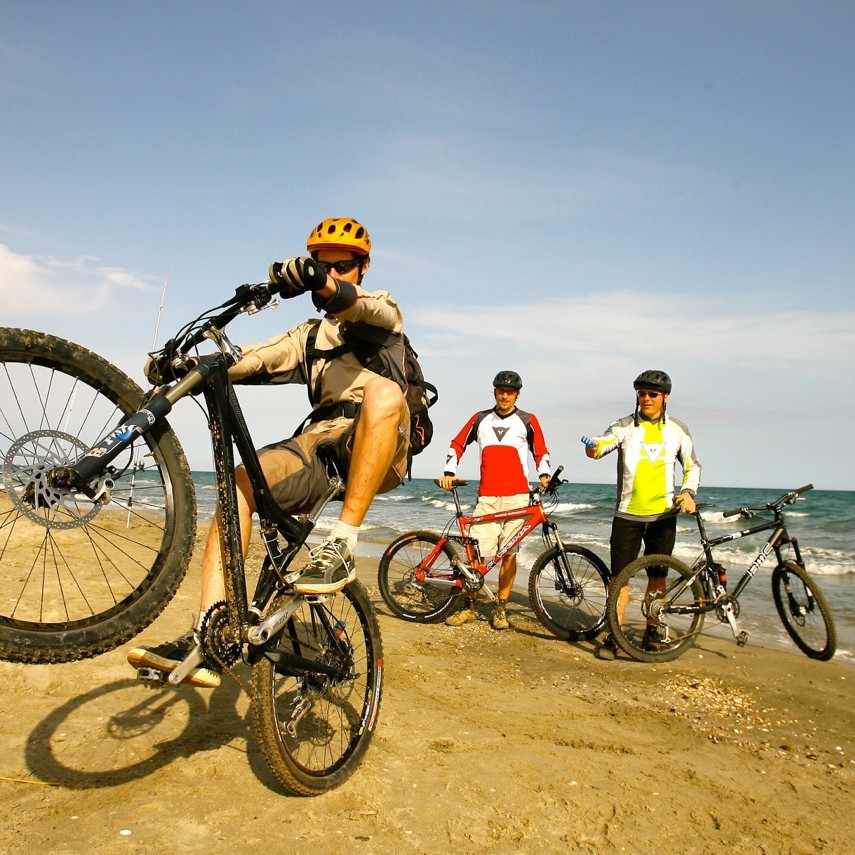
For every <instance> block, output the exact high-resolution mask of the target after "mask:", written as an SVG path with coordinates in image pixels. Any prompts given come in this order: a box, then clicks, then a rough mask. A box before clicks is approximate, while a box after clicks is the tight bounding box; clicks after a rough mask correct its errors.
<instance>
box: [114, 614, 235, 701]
mask: <svg viewBox="0 0 855 855" xmlns="http://www.w3.org/2000/svg"><path fill="white" fill-rule="evenodd" d="M198 643H199V642H198V641H197V639H196V636H195V634H194V632H193V630H192V629H191V630H190V631H189V632H187V633H185V634H184V635H182V636H181V637H180V638H176V639H175V641H165V642H164V643H163V644H158V645H157V647H135V648H134V649H133V650H131V651H130V653H128V662H130V663H131V665H133V667H134V668H136V669H137V670H139V669H140V668H153V669H154V670H155V671H162V672H163V673H164V674H171V673H172V672H173V671H174V670H175V669H176V668H177V667H178V666H179V665H180V664H181V663H182V662H183V661H184V660H185V659H186V658H187V657H188V656H189V655H190V651H192V650H193V648H194V647H195V646H196V645H197V644H198ZM183 682H185V683H190V684H191V685H193V686H201V687H202V688H204V689H216V688H217V686H219V685H220V675H219V674H218V673H217V672H216V671H214V670H213V669H212V668H208V667H206V666H205V665H199V666H198V667H196V668H194V669H193V670H192V671H191V672H190V673H189V674H188V675H187V676H186V677H185V678H184V680H183Z"/></svg>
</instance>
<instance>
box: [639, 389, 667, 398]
mask: <svg viewBox="0 0 855 855" xmlns="http://www.w3.org/2000/svg"><path fill="white" fill-rule="evenodd" d="M661 394H662V393H661V392H648V391H647V390H646V389H639V390H638V397H639V398H653V399H656V398H658V397H659V396H660V395H661Z"/></svg>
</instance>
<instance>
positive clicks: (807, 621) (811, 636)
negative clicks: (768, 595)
mask: <svg viewBox="0 0 855 855" xmlns="http://www.w3.org/2000/svg"><path fill="white" fill-rule="evenodd" d="M772 597H773V599H774V600H775V608H776V609H777V610H778V615H779V617H780V618H781V622H782V623H783V624H784V629H786V630H787V632H788V633H789V636H790V638H792V639H793V641H794V642H795V643H796V647H798V648H799V650H801V651H802V653H804V654H805V656H810V658H811V659H821V660H823V661H827V660H829V659H831V657H832V656H834V652H835V650H837V631H836V629H835V627H834V618H833V617H832V616H831V609H830V608H829V607H828V603H827V602H826V600H825V597H824V596H823V594H822V591H820V590H819V588H818V587H817V585H816V582H814V580H813V579H812V578H811V575H810V574H809V573H808V572H807V570H805V569H804V567H801V566H799V565H798V564H796V563H795V562H794V561H785V562H784V563H783V564H779V565H778V566H777V567H776V568H775V569H774V570H773V571H772Z"/></svg>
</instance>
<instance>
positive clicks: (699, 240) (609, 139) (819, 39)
mask: <svg viewBox="0 0 855 855" xmlns="http://www.w3.org/2000/svg"><path fill="white" fill-rule="evenodd" d="M853 39H855V4H853V3H842V2H822V0H817V2H748V1H747V0H743V2H727V0H724V2H723V0H716V1H715V2H693V3H684V2H647V3H638V2H573V0H563V2H561V0H556V2H538V0H530V2H526V3H520V2H517V3H510V2H460V0H457V2H432V1H431V0H424V2H421V3H419V4H409V3H400V4H390V3H388V2H385V3H380V2H377V3H370V2H363V3H360V2H349V3H339V2H327V3H324V4H322V5H319V4H315V3H297V2H258V3H251V2H250V3H243V4H240V5H238V4H233V3H220V2H204V3H203V2H171V3H165V2H164V3H161V2H149V3H146V4H138V3H130V2H83V1H82V0H81V2H76V3H65V2H62V3H51V2H42V3H32V2H17V0H6V2H4V3H3V5H2V8H0V111H2V112H1V113H0V114H2V116H3V122H2V131H0V153H2V159H0V323H3V324H4V325H8V326H23V327H29V328H34V329H41V330H46V331H49V332H52V333H55V334H57V335H61V336H64V337H66V338H70V339H73V340H75V341H78V342H80V343H82V344H84V345H86V346H87V347H89V348H91V349H93V350H96V351H98V352H100V353H102V354H104V355H105V356H107V357H108V358H109V359H111V360H112V361H114V362H116V363H117V364H118V365H120V366H121V367H122V368H123V369H125V370H126V371H128V372H129V373H130V374H131V375H132V376H134V377H135V378H136V379H137V380H138V381H142V376H141V375H142V372H141V367H142V364H143V362H144V360H145V353H146V352H147V351H148V350H149V349H150V348H151V344H152V337H153V334H154V328H155V322H156V320H157V315H158V306H159V303H160V296H161V289H162V285H163V282H164V280H165V279H167V278H168V283H169V284H168V288H167V292H166V301H165V306H164V310H163V313H162V315H161V321H160V332H159V336H158V338H159V340H160V341H163V340H164V339H165V338H166V337H167V336H168V334H169V333H171V332H172V331H174V330H175V329H177V328H178V327H179V326H180V325H181V324H183V323H184V322H185V321H186V320H188V319H190V318H191V317H195V316H196V315H197V314H199V312H200V311H201V310H202V309H204V308H207V307H210V306H212V305H215V304H217V303H220V302H222V300H224V299H225V298H226V297H227V296H229V295H230V294H231V293H232V291H233V289H234V288H235V287H236V286H237V285H239V284H241V283H242V282H254V281H261V280H263V279H265V278H266V271H267V266H268V264H269V262H270V261H272V260H273V259H278V258H282V257H285V256H290V255H296V254H301V253H302V252H304V249H305V238H306V235H307V234H308V232H309V229H310V228H311V227H312V226H313V225H314V224H315V223H316V222H318V221H319V220H321V219H322V218H324V217H325V216H355V217H357V218H358V219H360V220H361V221H363V222H364V223H365V224H366V225H367V226H368V227H369V229H370V231H371V234H372V238H373V240H374V252H373V265H372V268H371V271H370V273H369V277H368V278H367V279H366V283H365V284H366V287H373V288H385V289H388V290H390V291H392V292H393V293H394V295H395V296H396V297H397V299H398V300H399V302H400V304H401V305H402V307H403V310H404V313H405V318H406V325H407V331H408V332H409V335H410V337H411V339H412V340H413V342H414V344H415V346H416V349H417V350H418V351H419V354H420V356H421V359H422V362H423V365H424V367H425V369H426V373H427V374H428V377H429V379H431V380H433V381H434V382H436V383H437V385H438V386H439V387H440V392H441V400H440V403H439V404H438V405H437V406H436V407H435V408H434V410H433V411H432V414H433V415H434V420H435V423H436V430H437V435H436V439H435V440H434V444H433V445H432V446H431V447H430V448H429V449H428V450H427V451H426V452H425V453H424V454H423V455H422V456H421V457H419V458H417V459H416V463H415V474H416V475H417V476H424V477H431V476H434V475H437V474H439V471H440V469H441V467H442V461H443V458H444V453H445V450H446V448H447V443H448V440H449V439H450V438H451V436H452V435H453V434H454V433H455V432H456V431H457V430H458V429H459V427H460V426H462V424H463V423H464V421H465V420H466V418H468V416H469V415H471V413H472V412H474V411H475V410H476V409H482V408H484V407H487V406H489V405H490V403H491V400H492V397H491V386H490V382H491V380H492V377H493V375H494V374H495V373H496V372H497V371H498V370H500V369H506V368H511V369H514V370H516V371H518V372H519V373H520V374H521V375H522V377H523V381H524V389H523V393H522V397H521V399H520V406H522V407H523V408H525V409H530V410H531V411H533V412H535V413H536V414H537V415H538V416H539V418H540V420H541V422H542V424H543V426H544V430H545V432H546V436H547V441H548V443H549V445H550V448H551V451H552V457H553V460H554V462H555V463H556V464H557V463H562V464H564V466H565V467H566V470H567V473H568V476H569V477H570V479H571V480H575V481H583V482H609V481H613V479H614V468H613V463H612V462H611V461H608V462H605V461H604V462H595V461H589V460H588V459H587V458H585V457H584V454H583V448H582V446H581V444H580V443H579V436H580V435H581V434H583V433H585V434H594V433H599V432H601V431H602V430H603V429H604V428H605V427H606V425H607V424H608V423H609V422H610V421H612V420H613V419H615V418H617V417H619V416H622V415H625V414H626V413H628V412H630V411H631V409H632V406H633V398H632V388H631V382H632V379H633V378H634V377H635V376H636V374H638V373H639V372H640V371H641V370H643V369H646V368H660V369H664V370H666V371H668V372H669V373H670V374H671V376H672V377H673V380H674V393H673V395H672V397H671V400H670V402H669V407H670V411H671V412H672V413H673V414H674V415H675V416H677V417H679V418H682V419H683V420H684V421H685V422H687V423H688V425H689V427H690V428H691V430H692V433H693V436H694V438H695V442H696V446H697V448H698V452H699V455H700V458H701V461H702V463H703V466H704V482H705V483H706V484H708V485H716V486H751V487H768V488H770V489H771V488H782V489H786V488H790V487H796V486H799V485H801V484H803V483H806V482H808V481H812V482H813V483H814V484H815V485H816V486H817V487H820V488H826V489H855V477H853V476H855V454H853V451H852V442H851V440H850V439H849V437H848V435H849V426H850V425H852V423H853V421H855V394H853V392H855V380H853V373H855V345H854V344H853V338H855V337H853V334H852V329H853V321H855V297H853V287H852V285H853V276H855V274H853V271H855V240H853V235H855V216H853V211H855V203H853V199H855V89H853V85H852V83H853V80H855V53H853V51H852V44H853ZM310 314H311V311H310V307H309V305H308V301H306V303H305V304H304V303H302V302H298V301H291V302H288V303H283V304H282V305H281V306H280V307H279V308H278V309H276V310H275V311H267V312H264V313H262V314H260V315H256V316H253V317H249V318H244V319H241V320H240V321H238V322H236V323H235V325H234V326H233V327H232V328H231V331H232V335H233V337H234V338H235V340H237V341H240V342H255V341H260V340H263V339H265V338H267V337H268V336H270V335H272V334H274V333H275V332H277V331H280V330H282V329H285V328H287V327H289V326H291V325H292V324H293V323H296V322H298V321H300V320H302V319H304V318H305V317H308V316H309V315H310ZM271 396H273V397H271ZM245 400H246V405H247V409H248V420H249V423H250V426H251V428H252V429H253V434H254V437H255V439H256V442H257V443H258V444H261V443H262V442H267V441H270V440H272V439H276V438H279V437H281V436H282V435H285V434H286V433H290V431H291V430H292V429H293V427H294V426H295V425H296V424H297V423H298V422H299V421H300V418H301V416H302V413H303V410H304V409H305V397H304V392H303V390H301V389H297V388H295V389H287V390H283V389H282V388H281V387H280V388H277V389H275V390H269V389H268V390H261V389H252V390H247V393H246V395H245ZM271 402H272V403H271ZM173 423H174V424H175V426H176V429H177V430H178V432H179V437H180V439H181V441H182V443H183V445H184V447H185V450H186V451H187V454H188V457H189V458H190V462H191V465H192V466H193V467H194V468H203V469H204V468H210V455H209V452H208V450H207V448H206V446H205V436H204V434H203V422H202V421H201V418H200V417H199V416H198V414H197V413H196V412H195V408H193V407H190V406H188V407H187V408H186V410H185V411H184V412H181V411H180V409H179V410H176V413H175V416H174V418H173ZM461 472H462V474H464V475H467V476H471V475H473V474H475V473H476V472H477V454H476V453H475V452H474V451H472V452H470V453H469V454H468V455H467V456H466V457H465V458H464V464H463V467H462V469H461Z"/></svg>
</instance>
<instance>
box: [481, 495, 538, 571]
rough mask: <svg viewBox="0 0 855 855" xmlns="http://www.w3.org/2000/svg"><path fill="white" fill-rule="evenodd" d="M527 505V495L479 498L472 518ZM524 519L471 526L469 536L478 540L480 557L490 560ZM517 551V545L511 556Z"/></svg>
mask: <svg viewBox="0 0 855 855" xmlns="http://www.w3.org/2000/svg"><path fill="white" fill-rule="evenodd" d="M527 505H528V493H520V494H519V495H517V496H479V497H478V503H477V504H476V505H475V511H474V512H473V514H472V515H473V516H476V517H478V516H482V515H483V514H495V513H497V512H498V511H509V510H511V509H512V508H524V507H526V506H527ZM524 522H525V519H524V518H520V519H518V520H499V521H498V522H487V523H478V525H473V526H472V530H471V531H470V534H471V536H472V537H475V538H477V539H478V549H479V550H480V551H481V557H482V558H484V559H485V560H486V559H489V558H492V557H493V556H494V555H495V554H496V553H497V552H498V551H499V548H500V547H501V546H502V545H503V544H505V543H507V542H508V541H509V540H510V539H511V538H512V537H513V536H514V535H515V534H516V533H517V532H518V531H519V530H520V529H521V528H522V526H523V523H524ZM518 549H519V544H517V545H516V546H515V547H514V548H513V549H512V550H511V554H513V553H515V552H516V551H517V550H518Z"/></svg>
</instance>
